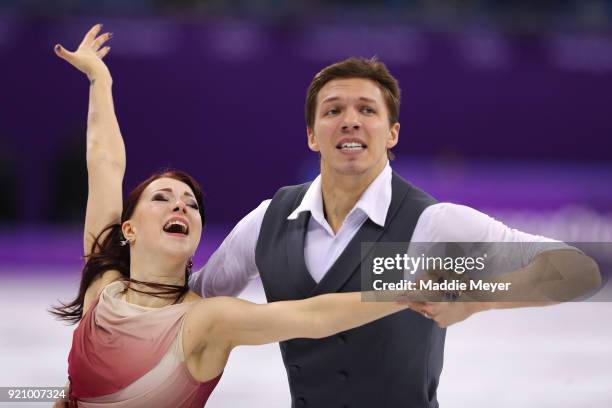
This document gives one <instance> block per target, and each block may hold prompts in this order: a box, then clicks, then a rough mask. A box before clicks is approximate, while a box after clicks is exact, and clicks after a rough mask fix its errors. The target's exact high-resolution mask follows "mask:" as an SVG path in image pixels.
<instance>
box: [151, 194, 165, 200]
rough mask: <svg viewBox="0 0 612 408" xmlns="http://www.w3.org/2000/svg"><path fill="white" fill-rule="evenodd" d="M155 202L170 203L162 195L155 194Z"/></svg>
mask: <svg viewBox="0 0 612 408" xmlns="http://www.w3.org/2000/svg"><path fill="white" fill-rule="evenodd" d="M153 201H168V199H167V198H166V197H165V196H163V195H162V194H155V195H154V196H153Z"/></svg>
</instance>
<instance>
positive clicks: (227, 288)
mask: <svg viewBox="0 0 612 408" xmlns="http://www.w3.org/2000/svg"><path fill="white" fill-rule="evenodd" d="M269 205H270V200H265V201H263V202H262V203H261V204H260V205H259V206H258V207H257V208H256V209H254V210H253V211H251V212H250V213H249V214H247V215H246V216H245V217H244V218H243V219H242V220H240V222H239V223H238V224H236V226H235V227H234V229H233V230H232V231H231V232H230V233H229V235H228V236H227V237H226V238H225V239H224V240H223V243H221V246H219V248H218V249H217V250H216V251H215V252H214V253H213V254H212V255H211V257H210V258H209V260H208V262H206V264H205V265H204V267H203V268H202V269H200V270H198V271H197V272H194V273H193V274H192V275H191V277H190V279H189V287H190V288H191V290H193V291H194V292H196V293H198V294H200V295H201V296H202V297H213V296H237V295H238V294H239V293H240V292H242V290H243V289H244V288H245V286H246V285H247V283H248V282H249V281H250V280H252V279H255V278H256V277H258V276H259V270H258V269H257V265H256V263H255V246H256V245H257V239H258V238H259V230H260V228H261V223H262V221H263V217H264V214H265V213H266V210H267V209H268V206H269Z"/></svg>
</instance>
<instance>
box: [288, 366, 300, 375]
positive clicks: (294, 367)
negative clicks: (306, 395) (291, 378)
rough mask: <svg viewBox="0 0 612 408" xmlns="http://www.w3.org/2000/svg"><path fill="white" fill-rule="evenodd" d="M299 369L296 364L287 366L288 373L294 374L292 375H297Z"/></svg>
mask: <svg viewBox="0 0 612 408" xmlns="http://www.w3.org/2000/svg"><path fill="white" fill-rule="evenodd" d="M301 368H302V367H300V366H299V365H297V364H291V365H290V366H289V371H291V372H292V373H294V374H297V373H299V372H300V370H301Z"/></svg>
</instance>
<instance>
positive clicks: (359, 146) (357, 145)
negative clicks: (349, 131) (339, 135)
mask: <svg viewBox="0 0 612 408" xmlns="http://www.w3.org/2000/svg"><path fill="white" fill-rule="evenodd" d="M366 148H367V146H366V144H365V143H361V142H343V143H342V142H341V143H338V144H337V145H336V149H339V150H342V151H345V152H357V151H360V150H364V149H366Z"/></svg>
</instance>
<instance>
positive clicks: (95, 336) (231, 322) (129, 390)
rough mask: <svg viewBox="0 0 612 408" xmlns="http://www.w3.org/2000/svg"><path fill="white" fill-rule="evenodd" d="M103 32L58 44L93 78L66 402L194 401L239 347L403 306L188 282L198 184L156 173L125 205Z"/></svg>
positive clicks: (199, 222) (325, 330) (199, 217)
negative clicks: (250, 295)
mask: <svg viewBox="0 0 612 408" xmlns="http://www.w3.org/2000/svg"><path fill="white" fill-rule="evenodd" d="M100 30H101V25H96V26H94V27H93V28H92V29H91V30H90V31H89V32H88V33H87V34H86V35H85V37H84V39H83V41H82V42H81V44H80V45H79V47H78V49H77V50H76V51H74V52H69V51H67V50H66V49H64V48H63V47H62V46H60V45H57V46H56V47H55V52H56V54H57V55H58V56H59V57H60V58H63V59H64V60H66V61H67V62H69V63H70V64H71V65H73V66H74V67H76V68H77V69H79V70H80V71H82V72H83V73H84V74H85V75H87V77H88V79H89V81H90V83H91V86H90V95H89V113H88V124H87V171H88V185H89V191H88V200H87V210H86V215H85V231H84V250H85V256H86V259H87V262H86V264H85V266H84V269H83V275H82V279H81V285H80V289H79V294H78V296H77V298H76V299H75V300H74V301H73V302H71V303H69V304H67V305H62V306H61V307H57V308H55V310H54V313H55V314H56V315H58V316H59V317H61V318H63V319H65V320H68V321H71V322H74V323H76V322H79V321H80V323H79V325H78V327H77V328H76V330H75V332H74V335H73V342H72V349H71V351H70V355H69V358H68V362H69V367H68V373H69V382H70V404H71V405H72V406H83V407H202V406H204V405H205V403H206V401H207V399H208V397H209V395H210V393H211V392H212V390H213V389H214V387H215V385H216V384H217V382H218V381H219V378H220V376H221V373H222V371H223V369H224V367H225V364H226V362H227V359H228V356H229V353H230V351H231V350H232V349H233V348H234V347H236V346H238V345H247V344H249V345H254V344H264V343H271V342H278V341H283V340H287V339H291V338H321V337H326V336H330V335H332V334H334V333H337V332H340V331H344V330H348V329H351V328H354V327H356V326H359V325H362V324H365V323H368V322H370V321H372V320H375V319H379V318H381V317H383V316H386V315H388V314H391V313H394V312H397V311H400V310H402V309H405V308H407V307H408V305H407V304H403V305H402V304H398V303H396V302H379V303H364V302H361V294H360V293H345V294H328V295H322V296H317V297H313V298H309V299H305V300H300V301H287V302H277V303H269V304H264V305H257V304H253V303H250V302H247V301H243V300H240V299H234V298H226V297H217V298H210V299H202V298H201V297H200V296H198V295H197V294H195V293H193V292H191V291H189V289H188V286H187V277H188V274H189V272H190V270H191V257H192V255H193V254H194V252H195V251H196V248H197V246H198V243H199V240H200V235H201V232H202V226H203V224H204V211H203V206H202V193H201V190H200V187H199V186H198V184H197V183H196V182H195V181H194V180H193V179H192V178H191V177H190V176H189V175H187V174H185V173H183V172H179V171H172V172H165V173H160V174H156V175H154V176H152V177H150V178H149V179H147V180H145V181H144V182H143V183H141V184H140V185H139V186H138V187H136V189H134V191H132V192H131V193H130V194H129V196H128V198H127V201H126V203H125V205H123V203H122V192H121V187H122V181H123V174H124V171H125V164H126V158H125V149H124V144H123V140H122V136H121V133H120V130H119V125H118V123H117V120H116V117H115V113H114V108H113V99H112V94H111V85H112V78H111V75H110V72H109V70H108V68H107V66H106V65H105V64H104V63H103V61H102V59H103V58H104V56H105V55H107V54H108V52H109V50H110V47H108V46H105V45H104V44H105V43H106V41H107V40H108V39H109V38H110V36H111V34H109V33H105V34H101V35H99V33H100Z"/></svg>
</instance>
